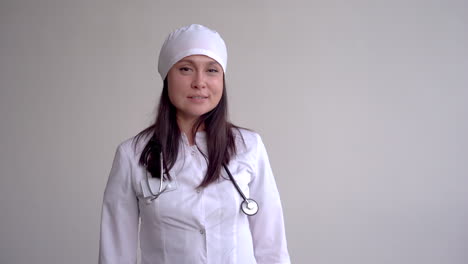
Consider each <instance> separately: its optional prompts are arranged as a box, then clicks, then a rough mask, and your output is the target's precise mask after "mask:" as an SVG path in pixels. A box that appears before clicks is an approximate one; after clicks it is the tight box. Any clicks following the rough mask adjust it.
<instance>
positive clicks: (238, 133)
mask: <svg viewBox="0 0 468 264" xmlns="http://www.w3.org/2000/svg"><path fill="white" fill-rule="evenodd" d="M233 134H234V138H235V142H236V147H237V149H238V152H240V153H242V152H250V153H252V154H253V153H256V152H257V151H258V149H259V147H260V148H262V147H263V141H262V138H261V136H260V134H258V133H257V132H255V131H252V130H249V129H245V128H233Z"/></svg>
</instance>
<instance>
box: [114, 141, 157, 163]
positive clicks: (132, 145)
mask: <svg viewBox="0 0 468 264" xmlns="http://www.w3.org/2000/svg"><path fill="white" fill-rule="evenodd" d="M149 139H150V137H149V136H142V137H137V136H133V137H131V138H127V139H125V140H123V141H121V142H120V143H119V144H118V146H117V150H116V152H120V154H122V155H126V156H128V158H129V159H136V160H138V159H139V157H140V154H141V152H142V151H143V149H144V147H145V146H146V144H147V143H148V141H149Z"/></svg>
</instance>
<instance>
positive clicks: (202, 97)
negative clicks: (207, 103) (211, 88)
mask: <svg viewBox="0 0 468 264" xmlns="http://www.w3.org/2000/svg"><path fill="white" fill-rule="evenodd" d="M188 98H190V99H207V98H208V96H201V95H197V96H189V97H188Z"/></svg>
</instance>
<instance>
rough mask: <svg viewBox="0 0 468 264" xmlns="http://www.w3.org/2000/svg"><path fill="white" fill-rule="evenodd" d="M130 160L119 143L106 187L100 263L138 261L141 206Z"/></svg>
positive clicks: (120, 263) (102, 217) (114, 263)
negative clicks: (134, 185)
mask: <svg viewBox="0 0 468 264" xmlns="http://www.w3.org/2000/svg"><path fill="white" fill-rule="evenodd" d="M130 164H131V163H130V159H129V156H128V154H127V153H126V151H125V149H124V148H123V146H122V145H120V146H119V147H118V148H117V150H116V152H115V157H114V161H113V163H112V168H111V171H110V174H109V179H108V181H107V185H106V188H105V191H104V199H103V204H102V213H101V234H100V245H99V264H124V263H125V264H130V263H132V264H134V263H136V262H137V245H138V222H139V221H138V219H139V210H138V202H137V198H136V194H135V192H134V189H133V185H132V181H131V166H130Z"/></svg>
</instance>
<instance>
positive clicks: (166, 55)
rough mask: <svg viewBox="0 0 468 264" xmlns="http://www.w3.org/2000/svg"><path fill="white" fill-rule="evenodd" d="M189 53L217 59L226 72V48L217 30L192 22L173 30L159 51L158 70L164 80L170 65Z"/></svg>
mask: <svg viewBox="0 0 468 264" xmlns="http://www.w3.org/2000/svg"><path fill="white" fill-rule="evenodd" d="M190 55H206V56H208V57H210V58H212V59H214V60H215V61H217V62H218V63H219V64H220V65H221V67H223V71H224V73H226V66H227V49H226V44H225V43H224V40H223V39H222V38H221V36H220V35H219V34H218V32H216V31H214V30H211V29H209V28H207V27H205V26H202V25H198V24H192V25H190V26H185V27H181V28H179V29H176V30H175V31H173V32H172V33H171V34H169V36H168V37H167V38H166V41H164V44H163V46H162V48H161V51H160V53H159V62H158V71H159V74H160V75H161V78H162V79H163V80H164V79H165V78H166V76H167V73H168V72H169V70H170V69H171V67H172V66H173V65H174V64H175V63H177V62H178V61H179V60H181V59H183V58H185V57H187V56H190Z"/></svg>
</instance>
